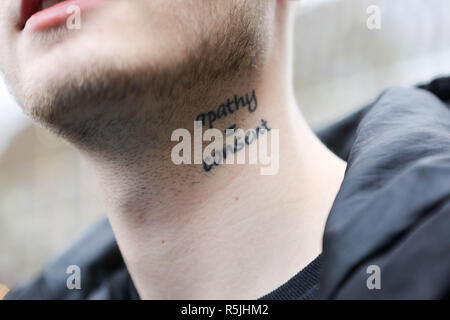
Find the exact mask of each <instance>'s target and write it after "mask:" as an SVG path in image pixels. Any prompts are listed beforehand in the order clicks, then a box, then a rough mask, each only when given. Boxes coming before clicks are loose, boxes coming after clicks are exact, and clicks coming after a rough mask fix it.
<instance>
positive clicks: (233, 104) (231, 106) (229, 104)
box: [195, 90, 258, 128]
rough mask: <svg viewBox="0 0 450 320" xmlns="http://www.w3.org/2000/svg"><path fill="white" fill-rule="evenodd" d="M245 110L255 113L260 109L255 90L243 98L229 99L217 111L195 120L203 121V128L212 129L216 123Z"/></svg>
mask: <svg viewBox="0 0 450 320" xmlns="http://www.w3.org/2000/svg"><path fill="white" fill-rule="evenodd" d="M245 108H246V109H247V110H248V111H249V112H255V110H256V109H257V108H258V99H257V98H256V92H255V90H253V91H252V92H251V93H250V94H248V93H246V94H245V95H243V96H238V95H234V98H228V99H227V101H226V102H224V103H222V104H221V105H220V106H219V107H218V108H217V109H216V110H211V111H209V112H203V113H200V114H199V115H198V116H197V118H196V119H195V120H196V121H201V122H202V124H203V126H207V127H209V128H212V127H213V123H214V121H216V120H218V119H222V118H226V117H227V116H228V115H230V114H232V113H234V112H235V111H239V110H241V109H245Z"/></svg>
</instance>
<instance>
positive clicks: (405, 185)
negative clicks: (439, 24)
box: [6, 78, 450, 299]
mask: <svg viewBox="0 0 450 320" xmlns="http://www.w3.org/2000/svg"><path fill="white" fill-rule="evenodd" d="M449 108H450V78H440V79H437V80H435V81H433V82H431V83H429V84H426V85H422V86H420V87H419V88H416V89H402V88H392V89H388V90H386V91H385V92H383V93H382V94H381V95H380V96H379V97H378V98H377V99H376V100H375V101H374V102H373V103H371V104H370V105H368V106H366V107H364V108H363V109H361V110H360V111H358V112H356V113H354V114H352V115H350V116H348V117H346V118H345V119H343V120H342V121H339V122H337V123H335V124H333V125H332V126H330V127H327V128H326V129H323V130H319V131H318V132H317V134H318V136H319V137H320V138H321V140H322V141H323V142H324V143H325V144H326V145H327V146H328V147H329V148H330V149H331V150H332V151H333V152H335V153H336V154H337V155H339V156H340V157H341V158H343V159H345V160H346V161H347V162H348V167H347V170H346V174H345V177H344V181H343V184H342V187H341V189H340V191H339V193H338V195H337V198H336V200H335V202H334V204H333V207H332V210H331V212H330V215H329V218H328V221H327V224H326V228H325V234H324V250H323V253H322V255H321V257H320V260H317V261H316V262H315V263H314V265H313V266H312V267H311V266H310V267H309V268H311V270H319V271H318V272H319V276H318V282H319V283H318V287H319V288H320V289H319V291H318V294H317V295H315V297H316V298H320V299H408V298H412V299H420V298H424V299H440V298H449V295H450V110H449ZM319 261H320V268H319ZM71 264H76V265H78V266H80V268H81V269H82V270H83V273H82V276H83V282H82V290H67V287H66V279H67V274H66V273H65V270H66V268H67V266H68V265H71ZM373 266H375V267H376V268H379V271H380V277H379V280H380V282H379V284H380V288H379V289H372V290H369V288H368V286H367V281H368V278H369V277H370V276H371V274H372V272H373ZM311 270H310V271H308V270H307V271H308V272H307V274H309V273H311ZM304 277H305V273H303V278H304ZM313 278H314V275H313V276H312V278H311V277H310V276H308V278H307V279H308V281H310V280H311V279H313ZM319 279H320V280H319ZM311 286H312V287H313V286H315V284H314V283H313V284H312V285H311ZM296 288H297V287H296V286H293V287H292V286H291V288H290V291H289V295H288V296H287V297H288V298H292V299H297V298H298V299H300V298H302V297H304V296H305V295H304V293H302V294H300V292H296V291H295V290H296ZM308 296H309V297H311V296H310V295H308ZM284 297H286V295H285V296H284ZM6 298H7V299H22V298H30V299H138V298H139V297H138V295H137V293H136V289H135V288H134V285H133V282H132V280H131V278H130V276H129V274H128V271H127V269H126V266H125V265H124V262H123V260H122V257H121V255H120V252H119V249H118V247H117V244H116V242H115V239H114V235H113V233H112V231H111V228H110V226H109V224H108V222H107V220H106V219H105V220H103V221H101V222H100V223H98V224H97V225H96V226H94V227H93V228H92V229H91V231H90V232H88V233H87V234H86V235H84V236H83V237H82V238H81V239H80V240H79V241H77V242H76V243H75V244H74V245H73V246H72V248H70V249H68V250H67V251H66V252H65V253H64V254H62V255H61V256H59V257H57V258H56V259H55V260H54V261H53V262H51V263H50V264H49V265H48V266H47V267H46V268H45V270H44V272H43V274H42V275H41V276H39V277H38V278H37V279H35V280H33V281H32V282H31V283H28V284H26V285H23V286H21V287H18V288H16V289H15V290H13V291H12V292H10V293H9V294H8V295H7V297H6Z"/></svg>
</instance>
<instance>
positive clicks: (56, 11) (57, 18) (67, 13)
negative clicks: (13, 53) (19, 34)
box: [20, 0, 106, 31]
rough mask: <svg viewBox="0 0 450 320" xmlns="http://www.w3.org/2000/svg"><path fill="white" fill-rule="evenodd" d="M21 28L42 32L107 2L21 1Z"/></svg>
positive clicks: (102, 0) (98, 0) (70, 0)
mask: <svg viewBox="0 0 450 320" xmlns="http://www.w3.org/2000/svg"><path fill="white" fill-rule="evenodd" d="M21 1H22V2H21V8H20V9H21V14H20V28H21V29H22V30H23V29H31V30H34V31H41V30H45V29H49V28H53V27H56V26H59V25H61V24H63V23H64V22H66V21H67V22H69V21H68V18H69V17H74V16H77V18H78V20H81V13H82V12H83V13H85V12H87V11H89V10H90V9H92V8H93V7H95V6H97V5H100V4H101V3H103V2H106V1H105V0H21Z"/></svg>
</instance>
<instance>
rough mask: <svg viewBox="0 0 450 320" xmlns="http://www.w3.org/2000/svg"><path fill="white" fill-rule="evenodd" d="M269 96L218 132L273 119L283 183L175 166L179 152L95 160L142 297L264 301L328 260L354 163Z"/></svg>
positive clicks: (233, 170)
mask: <svg viewBox="0 0 450 320" xmlns="http://www.w3.org/2000/svg"><path fill="white" fill-rule="evenodd" d="M264 89H265V88H256V89H255V92H256V95H257V98H258V108H257V110H255V111H254V112H246V111H240V114H239V116H237V115H235V116H236V118H235V120H236V119H237V121H231V117H230V121H231V122H232V123H231V122H230V123H225V121H224V119H221V120H218V121H217V122H216V124H217V125H218V126H224V127H228V126H229V125H231V124H234V122H238V126H239V127H240V128H242V129H249V128H255V127H256V126H258V125H260V124H261V119H264V121H266V125H267V127H270V128H272V129H279V170H278V173H277V174H276V175H261V174H260V168H261V166H260V165H251V164H244V165H222V166H217V167H215V168H214V170H211V171H209V172H206V171H205V170H204V167H203V166H202V165H179V166H176V165H174V164H173V163H172V162H171V161H170V154H171V150H170V148H162V149H160V150H151V152H148V153H146V155H147V159H146V160H145V161H142V160H138V161H135V162H133V161H125V162H119V163H118V164H117V163H116V162H108V161H105V159H104V158H102V159H101V160H100V159H96V160H93V159H92V158H91V160H92V162H93V164H94V167H95V169H96V171H97V173H98V176H99V179H100V183H101V186H102V188H103V194H104V197H105V200H106V203H107V206H108V211H109V218H110V221H111V224H112V226H113V229H114V232H115V234H116V237H117V240H118V243H119V246H120V248H121V251H122V254H123V256H124V259H125V261H126V263H127V266H128V269H129V271H130V274H131V276H132V278H133V280H134V282H135V285H136V287H137V289H138V291H139V294H140V296H141V298H144V299H165V298H170V299H186V298H193V299H197V298H198V299H215V298H217V299H227V298H233V299H241V298H243V299H255V298H258V297H261V296H263V295H264V294H267V293H269V292H270V291H272V290H273V289H275V288H276V287H278V286H280V285H281V284H283V283H284V282H286V281H287V280H288V279H289V278H290V277H292V276H294V275H295V274H296V273H297V272H298V271H299V270H300V269H302V268H303V267H305V266H306V265H307V264H308V263H309V262H310V261H312V260H313V259H314V258H315V257H316V256H317V255H318V254H319V253H320V252H321V245H322V235H323V229H324V225H325V221H326V218H327V216H328V213H329V210H330V208H331V205H332V203H333V201H334V198H335V196H336V194H337V191H338V189H339V187H340V184H341V182H342V179H343V174H344V170H345V163H344V162H342V161H341V160H339V159H338V158H337V157H335V156H334V155H333V154H331V153H330V152H329V151H328V150H327V149H326V148H325V147H324V146H323V145H322V144H321V143H320V142H319V141H318V140H317V138H316V137H315V136H314V134H313V133H312V132H311V130H310V129H309V127H308V126H307V125H306V123H305V121H304V120H303V118H302V116H301V115H300V112H299V111H298V108H297V106H296V105H295V102H294V100H293V99H291V98H289V95H288V94H283V93H282V91H278V92H277V90H273V88H272V90H267V89H266V90H264ZM264 92H270V94H264ZM259 93H261V94H259ZM230 96H232V97H233V96H234V93H230ZM193 120H194V119H192V124H193ZM192 129H193V125H192V127H191V131H192ZM170 135H171V133H170V132H166V136H167V140H170ZM174 144H175V143H174ZM172 146H173V144H172ZM241 152H245V151H244V150H243V151H241Z"/></svg>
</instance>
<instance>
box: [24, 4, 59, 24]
mask: <svg viewBox="0 0 450 320" xmlns="http://www.w3.org/2000/svg"><path fill="white" fill-rule="evenodd" d="M60 2H66V0H22V4H21V19H20V27H21V28H22V29H23V28H24V27H25V24H26V23H27V21H28V19H30V18H31V17H32V16H33V15H34V14H36V13H38V12H39V11H42V10H45V9H47V8H50V7H52V6H54V5H56V4H58V3H60Z"/></svg>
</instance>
